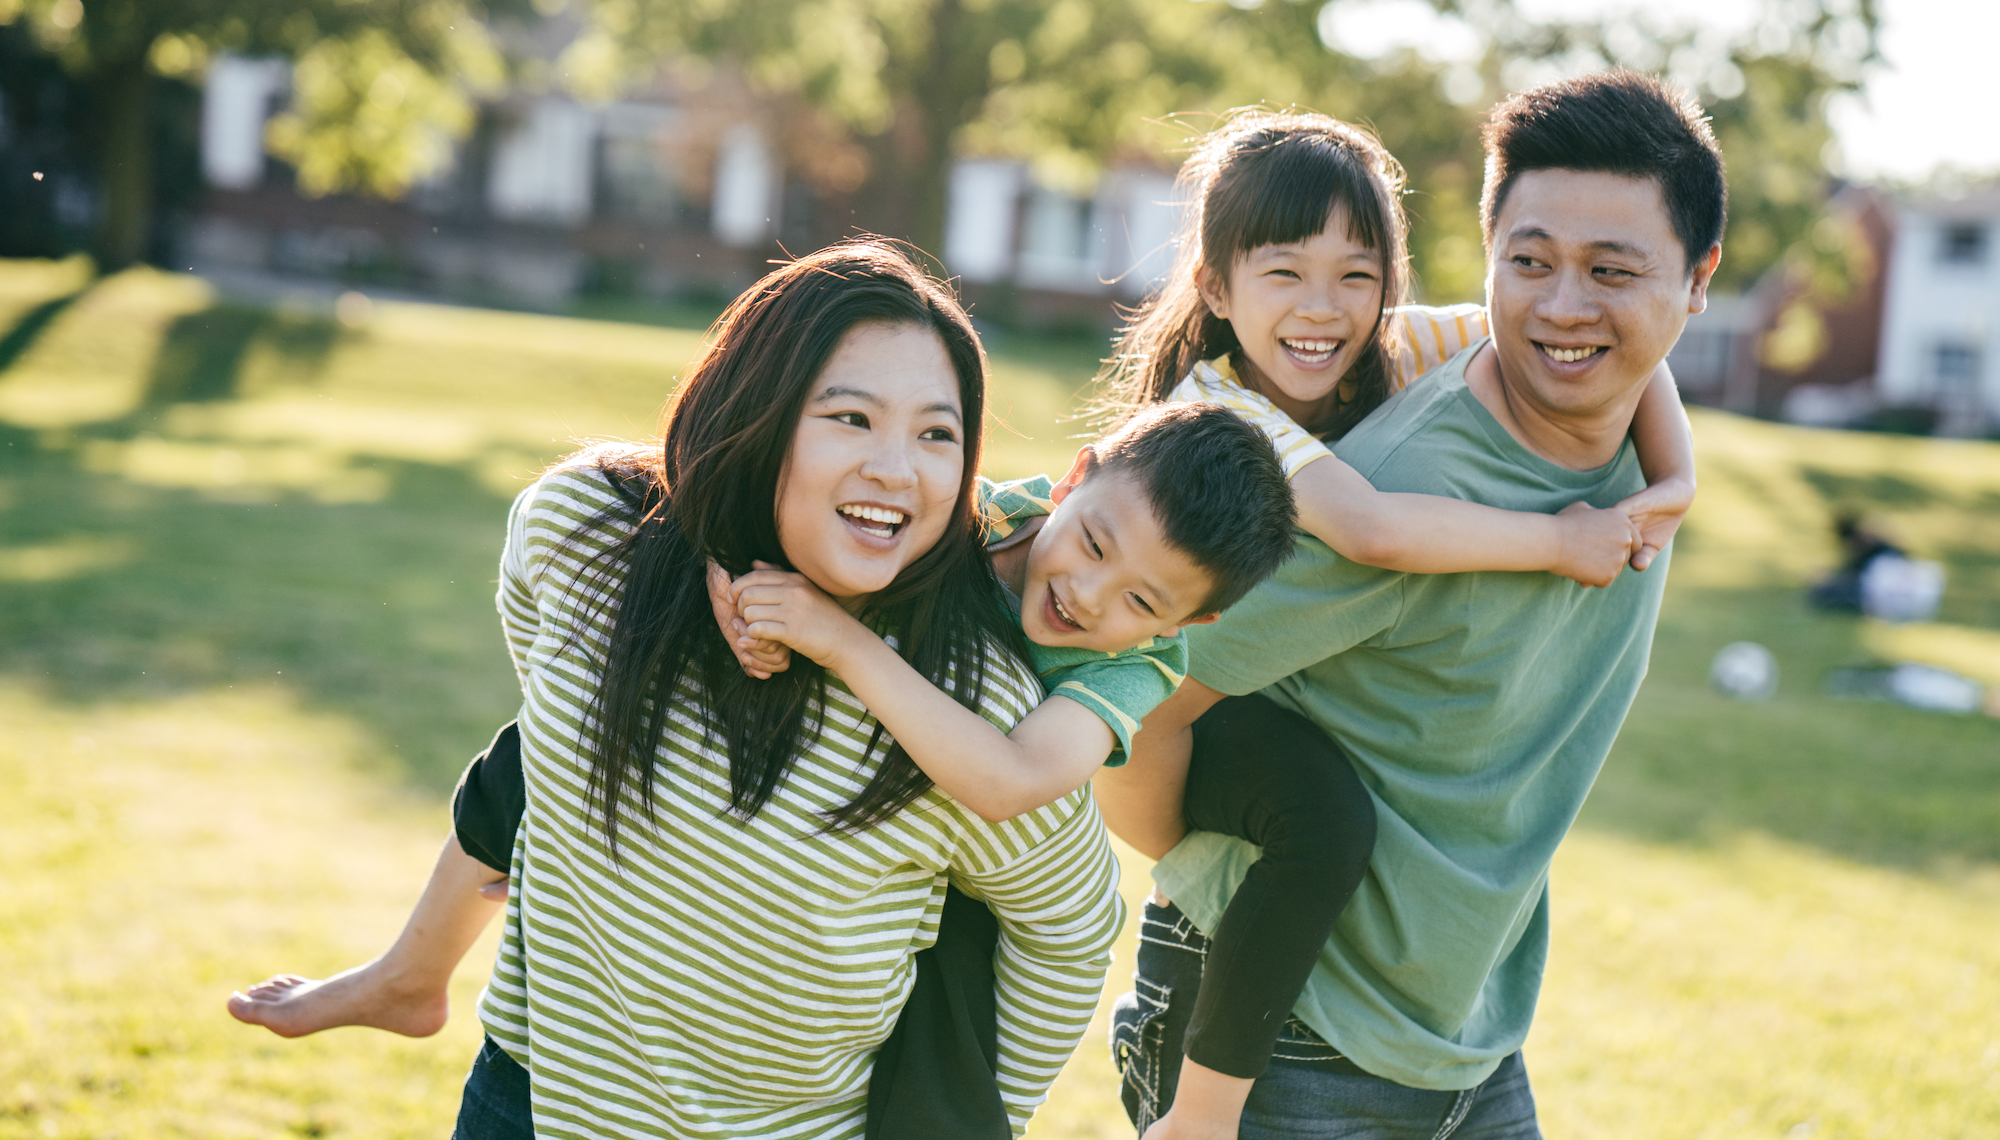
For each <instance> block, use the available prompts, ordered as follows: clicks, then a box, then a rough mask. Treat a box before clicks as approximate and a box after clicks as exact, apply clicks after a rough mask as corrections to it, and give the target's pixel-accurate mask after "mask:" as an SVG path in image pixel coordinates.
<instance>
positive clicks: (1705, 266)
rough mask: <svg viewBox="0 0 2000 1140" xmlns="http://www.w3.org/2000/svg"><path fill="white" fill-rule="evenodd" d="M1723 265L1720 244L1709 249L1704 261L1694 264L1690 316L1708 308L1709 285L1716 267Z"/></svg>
mask: <svg viewBox="0 0 2000 1140" xmlns="http://www.w3.org/2000/svg"><path fill="white" fill-rule="evenodd" d="M1721 264H1722V245H1721V243H1720V242H1718V243H1716V244H1715V245H1712V246H1709V247H1708V252H1707V253H1706V254H1703V255H1702V259H1701V260H1700V261H1697V262H1695V263H1694V287H1693V288H1692V289H1690V290H1689V291H1688V314H1689V315H1690V316H1692V315H1694V314H1695V313H1699V312H1703V311H1705V310H1707V308H1708V283H1709V281H1710V280H1711V279H1712V278H1714V276H1715V267H1716V266H1718V265H1721Z"/></svg>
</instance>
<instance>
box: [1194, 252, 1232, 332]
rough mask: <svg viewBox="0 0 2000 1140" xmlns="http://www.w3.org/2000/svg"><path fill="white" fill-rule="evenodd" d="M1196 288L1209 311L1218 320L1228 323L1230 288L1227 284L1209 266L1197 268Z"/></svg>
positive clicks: (1195, 275)
mask: <svg viewBox="0 0 2000 1140" xmlns="http://www.w3.org/2000/svg"><path fill="white" fill-rule="evenodd" d="M1194 288H1195V292H1197V293H1199V294H1201V299H1202V302H1203V303H1204V304H1206V305H1207V306H1208V311H1209V312H1211V313H1214V314H1215V319H1216V320H1218V321H1226V320H1228V319H1229V287H1228V283H1227V282H1225V281H1223V280H1222V279H1221V278H1220V277H1219V276H1217V274H1216V273H1215V272H1214V271H1213V270H1211V269H1209V267H1208V266H1206V265H1202V266H1197V267H1196V268H1195V271H1194Z"/></svg>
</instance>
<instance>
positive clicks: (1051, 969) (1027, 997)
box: [952, 787, 1125, 1136]
mask: <svg viewBox="0 0 2000 1140" xmlns="http://www.w3.org/2000/svg"><path fill="white" fill-rule="evenodd" d="M1031 814H1034V815H1041V816H1044V817H1045V820H1044V821H1038V822H1046V823H1052V824H1053V826H1052V827H1050V829H1049V831H1048V833H1047V835H1046V836H1045V837H1044V838H1043V839H1042V841H1041V842H1040V843H1038V844H1036V845H1034V846H1033V847H1031V848H1029V849H1028V850H1026V851H1025V852H1022V853H1020V854H1018V855H1014V856H1013V857H1011V858H1006V859H1004V861H994V860H993V859H992V858H991V857H992V856H993V855H994V854H996V852H994V851H993V850H991V849H990V848H989V846H988V844H985V843H977V842H975V843H971V844H968V845H967V851H966V855H965V858H964V859H963V861H962V862H961V864H960V865H959V867H958V868H957V869H956V870H955V871H954V873H953V876H952V877H953V879H954V881H955V882H957V884H958V886H959V887H960V889H962V890H964V891H965V892H966V893H967V894H970V895H972V896H974V897H975V898H978V899H981V900H983V901H984V902H985V903H986V905H987V906H988V907H990V908H992V910H993V914H994V917H995V918H997V919H998V920H999V922H1000V946H999V951H998V953H997V954H996V955H995V956H994V963H993V968H994V998H995V1004H996V1006H997V1013H998V1021H999V1046H1000V1048H999V1072H998V1074H997V1076H998V1078H999V1084H1000V1097H1001V1100H1002V1101H1003V1102H1005V1104H1006V1105H1007V1114H1008V1116H1009V1117H1010V1118H1011V1119H1012V1121H1013V1125H1014V1134H1015V1135H1016V1136H1019V1135H1020V1134H1021V1133H1022V1132H1024V1131H1025V1130H1026V1129H1027V1126H1028V1119H1029V1118H1030V1117H1032V1116H1033V1115H1034V1113H1035V1109H1036V1108H1037V1107H1038V1106H1039V1105H1040V1104H1041V1103H1042V1101H1043V1100H1044V1099H1045V1098H1046V1097H1047V1096H1048V1091H1049V1086H1050V1085H1051V1084H1053V1083H1054V1082H1055V1079H1056V1074H1058V1073H1060V1072H1061V1071H1062V1067H1063V1065H1064V1063H1066V1062H1067V1061H1068V1060H1069V1057H1070V1054H1071V1053H1073V1052H1075V1051H1076V1046H1077V1042H1078V1041H1080V1040H1081V1039H1082V1038H1083V1034H1084V1031H1085V1030H1086V1029H1088V1028H1089V1026H1090V1018H1091V1015H1092V1013H1094V1012H1095V1011H1096V1008H1097V998H1098V994H1099V993H1100V992H1101V991H1102V990H1103V988H1104V975H1105V972H1106V971H1107V970H1109V969H1110V967H1111V943H1112V940H1113V939H1114V938H1116V937H1117V935H1118V931H1119V929H1120V928H1121V927H1123V926H1124V925H1125V904H1124V902H1123V901H1122V900H1121V899H1120V898H1119V897H1118V859H1117V857H1116V856H1114V855H1113V854H1112V853H1111V845H1110V843H1109V842H1108V841H1107V840H1106V838H1105V833H1104V821H1103V819H1102V817H1100V816H1099V815H1098V813H1097V807H1096V805H1095V803H1093V802H1092V800H1091V799H1090V792H1089V788H1088V787H1085V788H1082V789H1079V790H1078V791H1077V792H1075V793H1072V794H1071V795H1069V796H1065V797H1064V798H1063V799H1061V800H1058V801H1057V802H1055V803H1053V804H1050V805H1049V806H1047V807H1045V808H1042V809H1041V810H1040V811H1039V812H1035V813H1031ZM1014 822H1016V823H1019V822H1022V821H1020V820H1016V821H1014Z"/></svg>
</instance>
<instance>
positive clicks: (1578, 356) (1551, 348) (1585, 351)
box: [1542, 344, 1604, 364]
mask: <svg viewBox="0 0 2000 1140" xmlns="http://www.w3.org/2000/svg"><path fill="white" fill-rule="evenodd" d="M1542 351H1543V352H1546V353H1548V354H1549V359H1550V360H1556V361H1560V362H1562V363H1564V364H1574V363H1576V362H1577V361H1579V360H1583V359H1585V358H1586V357H1591V356H1595V355H1597V354H1598V353H1600V352H1603V351H1604V346H1603V345H1601V344H1593V345H1588V346H1585V347H1583V348H1557V347H1556V346H1555V345H1552V344H1545V345H1543V346H1542Z"/></svg>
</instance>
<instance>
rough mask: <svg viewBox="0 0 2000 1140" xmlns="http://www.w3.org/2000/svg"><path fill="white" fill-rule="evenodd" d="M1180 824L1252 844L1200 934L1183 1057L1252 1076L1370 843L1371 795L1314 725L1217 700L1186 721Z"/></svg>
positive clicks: (1266, 708)
mask: <svg viewBox="0 0 2000 1140" xmlns="http://www.w3.org/2000/svg"><path fill="white" fill-rule="evenodd" d="M1186 813H1187V822H1188V826H1189V827H1191V828H1194V829H1196V830H1199V831H1214V832H1220V833H1221V834H1223V835H1233V836H1236V837H1237V838H1239V839H1246V840H1249V841H1250V842H1252V843H1255V844H1257V845H1258V846H1260V847H1262V848H1263V849H1264V855H1263V858H1261V859H1259V860H1257V862H1256V864H1255V865H1253V866H1252V867H1251V868H1250V873H1249V874H1248V875H1246V876H1245V877H1244V879H1243V885H1242V886H1240V887H1238V888H1237V890H1236V895H1235V897H1234V898H1232V899H1231V900H1230V902H1229V908H1228V909H1227V910H1225V911H1223V912H1222V922H1221V923H1220V924H1219V925H1218V926H1217V927H1216V929H1215V930H1213V931H1210V932H1208V933H1209V936H1210V940H1209V947H1208V961H1207V962H1206V964H1205V965H1204V966H1203V967H1202V974H1201V995H1200V997H1199V998H1198V999H1197V1000H1196V1002H1195V1007H1194V1017H1193V1020H1192V1021H1191V1022H1190V1023H1189V1026H1188V1036H1187V1055H1188V1056H1189V1057H1190V1058H1192V1059H1193V1060H1194V1061H1195V1062H1197V1063H1199V1064H1202V1065H1206V1066H1207V1067H1209V1068H1211V1069H1214V1070H1216V1071H1217V1072H1220V1073H1225V1074H1227V1075H1229V1076H1232V1077H1258V1076H1262V1075H1263V1073H1264V1067H1265V1065H1267V1064H1268V1063H1269V1062H1270V1060H1271V1048H1272V1046H1273V1045H1274V1044H1275V1043H1276V1042H1277V1039H1278V1031H1279V1030H1280V1029H1282V1028H1283V1027H1284V1024H1285V1019H1286V1018H1287V1017H1288V1016H1290V1013H1291V1008H1292V1006H1293V1004H1294V1003H1296V1002H1297V1001H1298V999H1299V991H1301V990H1302V989H1304V988H1305V984H1306V977H1307V975H1309V974H1310V973H1311V972H1312V966H1313V962H1314V960H1315V959H1317V958H1318V957H1319V952H1320V949H1321V948H1322V947H1324V946H1325V945H1326V940H1327V936H1328V935H1329V934H1330V933H1331V932H1332V930H1333V923H1334V920H1335V919H1337V918H1339V917H1340V912H1341V910H1342V909H1344V908H1345V907H1346V906H1347V900H1348V899H1350V898H1352V897H1353V895H1354V891H1355V888H1356V887H1358V886H1360V885H1361V877H1362V876H1363V875H1364V874H1366V873H1367V871H1368V857H1369V855H1370V853H1372V852H1373V851H1374V849H1375V802H1374V801H1373V800H1372V799H1370V798H1369V796H1368V789H1367V788H1365V787H1363V786H1362V784H1361V780H1360V778H1359V777H1358V776H1356V775H1355V774H1354V766H1353V765H1352V764H1350V763H1349V762H1348V759H1347V756H1346V755H1345V754H1344V753H1342V752H1341V750H1340V748H1339V746H1338V745H1336V744H1334V742H1333V741H1332V740H1331V739H1329V738H1328V737H1327V735H1326V733H1325V732H1324V731H1322V730H1321V729H1320V728H1319V727H1318V726H1317V725H1315V724H1313V723H1312V722H1311V721H1309V720H1307V719H1306V718H1305V717H1302V716H1300V715H1299V714H1297V713H1295V712H1291V711H1289V710H1287V709H1284V708H1280V707H1279V706H1278V705H1276V704H1274V703H1273V702H1272V701H1271V700H1269V699H1268V698H1266V697H1263V696H1259V695H1255V694H1253V695H1251V696H1247V697H1228V698H1225V699H1224V700H1222V701H1221V702H1219V703H1218V704H1217V705H1216V706H1215V707H1214V708H1212V709H1210V710H1209V711H1208V712H1207V713H1206V714H1204V715H1203V716H1202V718H1201V719H1200V720H1198V721H1196V722H1195V725H1194V758H1193V762H1192V763H1191V764H1190V766H1189V768H1188V783H1187V795H1186Z"/></svg>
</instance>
